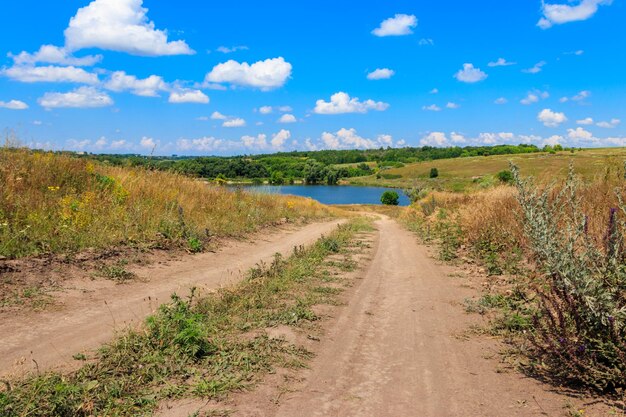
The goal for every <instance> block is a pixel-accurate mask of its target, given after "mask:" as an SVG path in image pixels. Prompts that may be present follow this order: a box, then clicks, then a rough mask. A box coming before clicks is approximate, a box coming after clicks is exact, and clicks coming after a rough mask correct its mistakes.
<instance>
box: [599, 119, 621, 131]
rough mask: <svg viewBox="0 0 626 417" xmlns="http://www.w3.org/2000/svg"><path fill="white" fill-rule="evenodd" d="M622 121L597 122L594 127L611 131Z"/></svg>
mask: <svg viewBox="0 0 626 417" xmlns="http://www.w3.org/2000/svg"><path fill="white" fill-rule="evenodd" d="M621 122H622V121H621V120H620V119H611V120H610V121H608V122H607V121H603V122H598V123H596V126H598V127H603V128H605V129H613V128H614V127H617V125H619V124H620V123H621Z"/></svg>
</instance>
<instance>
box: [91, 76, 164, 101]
mask: <svg viewBox="0 0 626 417" xmlns="http://www.w3.org/2000/svg"><path fill="white" fill-rule="evenodd" d="M103 87H104V88H106V89H107V90H111V91H115V92H122V91H130V92H131V93H133V94H135V95H138V96H143V97H157V96H158V95H159V92H160V91H166V90H167V89H168V86H167V83H166V82H165V81H163V78H161V77H159V76H158V75H151V76H149V77H148V78H144V79H139V78H137V77H135V76H134V75H128V74H126V73H125V72H124V71H115V72H114V73H112V74H111V76H110V77H109V79H108V80H107V81H106V82H105V83H104V85H103Z"/></svg>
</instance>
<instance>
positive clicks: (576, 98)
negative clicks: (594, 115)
mask: <svg viewBox="0 0 626 417" xmlns="http://www.w3.org/2000/svg"><path fill="white" fill-rule="evenodd" d="M589 97H591V91H589V90H583V91H581V92H580V93H578V94H576V95H575V96H572V97H561V98H560V99H559V101H560V102H561V103H566V102H568V101H570V100H571V101H584V100H585V99H586V98H589Z"/></svg>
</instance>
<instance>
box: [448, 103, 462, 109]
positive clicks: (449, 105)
mask: <svg viewBox="0 0 626 417" xmlns="http://www.w3.org/2000/svg"><path fill="white" fill-rule="evenodd" d="M459 107H460V106H459V105H458V104H456V103H454V102H452V101H449V102H448V103H447V104H446V109H458V108H459Z"/></svg>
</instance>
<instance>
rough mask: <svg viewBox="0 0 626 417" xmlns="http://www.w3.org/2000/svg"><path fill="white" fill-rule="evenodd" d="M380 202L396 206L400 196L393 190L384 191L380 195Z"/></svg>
mask: <svg viewBox="0 0 626 417" xmlns="http://www.w3.org/2000/svg"><path fill="white" fill-rule="evenodd" d="M380 202H381V203H383V204H385V205H387V206H397V205H398V204H399V203H400V196H399V195H398V193H397V192H395V191H385V192H384V193H383V195H382V196H381V197H380Z"/></svg>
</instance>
